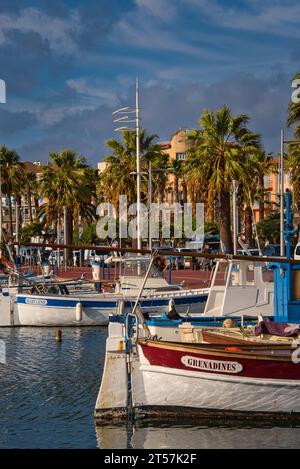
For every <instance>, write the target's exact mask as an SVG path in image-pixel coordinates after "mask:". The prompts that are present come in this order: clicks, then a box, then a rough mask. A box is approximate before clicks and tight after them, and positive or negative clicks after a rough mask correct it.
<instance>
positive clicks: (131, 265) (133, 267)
mask: <svg viewBox="0 0 300 469" xmlns="http://www.w3.org/2000/svg"><path fill="white" fill-rule="evenodd" d="M149 263H150V257H136V258H127V259H126V258H123V259H122V262H121V265H120V276H124V277H145V274H146V272H147V269H148V267H149ZM162 276H163V274H162V273H161V272H159V270H158V269H157V268H156V267H155V266H154V265H152V267H151V270H150V273H149V276H148V278H159V277H162Z"/></svg>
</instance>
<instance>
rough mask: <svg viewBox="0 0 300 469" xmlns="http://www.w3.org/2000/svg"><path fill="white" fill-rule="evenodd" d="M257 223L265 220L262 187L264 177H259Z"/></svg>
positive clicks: (263, 188)
mask: <svg viewBox="0 0 300 469" xmlns="http://www.w3.org/2000/svg"><path fill="white" fill-rule="evenodd" d="M259 192H260V195H259V204H258V211H259V221H262V220H263V219H264V218H265V186H264V175H263V174H260V175H259Z"/></svg>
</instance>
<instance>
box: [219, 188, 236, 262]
mask: <svg viewBox="0 0 300 469" xmlns="http://www.w3.org/2000/svg"><path fill="white" fill-rule="evenodd" d="M219 223H220V239H221V241H222V243H223V245H224V248H225V252H226V253H229V254H232V253H233V244H232V236H231V213H230V192H229V191H223V192H222V194H220V222H219Z"/></svg>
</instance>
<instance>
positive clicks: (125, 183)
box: [97, 129, 163, 206]
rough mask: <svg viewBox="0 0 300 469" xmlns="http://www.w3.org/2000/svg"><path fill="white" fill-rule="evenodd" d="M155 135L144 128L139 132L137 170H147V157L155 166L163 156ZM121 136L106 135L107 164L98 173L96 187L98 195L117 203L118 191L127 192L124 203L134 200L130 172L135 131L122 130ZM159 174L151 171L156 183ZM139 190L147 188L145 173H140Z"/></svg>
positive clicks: (132, 161) (133, 184) (134, 187)
mask: <svg viewBox="0 0 300 469" xmlns="http://www.w3.org/2000/svg"><path fill="white" fill-rule="evenodd" d="M156 139H157V136H156V135H146V131H145V129H142V130H141V132H140V155H141V156H140V168H141V172H144V173H145V172H147V171H148V164H149V161H151V162H152V167H153V168H156V167H157V165H158V164H161V162H162V160H163V156H162V152H161V146H160V144H158V143H156ZM122 140H123V141H121V142H120V141H119V140H116V139H109V140H107V141H106V145H107V147H109V148H110V150H111V154H110V155H108V156H107V157H106V159H105V161H106V163H107V168H106V169H105V170H104V171H103V173H102V174H101V175H100V182H99V185H98V188H97V193H98V198H99V199H105V200H106V201H110V202H111V203H112V204H114V205H115V206H117V205H118V200H119V195H121V194H124V195H127V199H128V203H129V204H132V203H133V202H135V201H136V181H135V178H134V177H133V175H130V174H131V173H134V172H135V171H136V133H135V132H134V131H132V132H130V131H124V132H122ZM160 179H161V178H159V176H157V175H156V174H155V175H154V174H153V181H154V184H156V183H157V182H158V181H160ZM142 191H143V192H147V177H142Z"/></svg>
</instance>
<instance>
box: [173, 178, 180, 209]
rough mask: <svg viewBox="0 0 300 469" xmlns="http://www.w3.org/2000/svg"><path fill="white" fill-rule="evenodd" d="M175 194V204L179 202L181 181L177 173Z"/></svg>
mask: <svg viewBox="0 0 300 469" xmlns="http://www.w3.org/2000/svg"><path fill="white" fill-rule="evenodd" d="M174 196H175V200H174V202H175V204H178V201H179V182H178V177H177V174H174Z"/></svg>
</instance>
